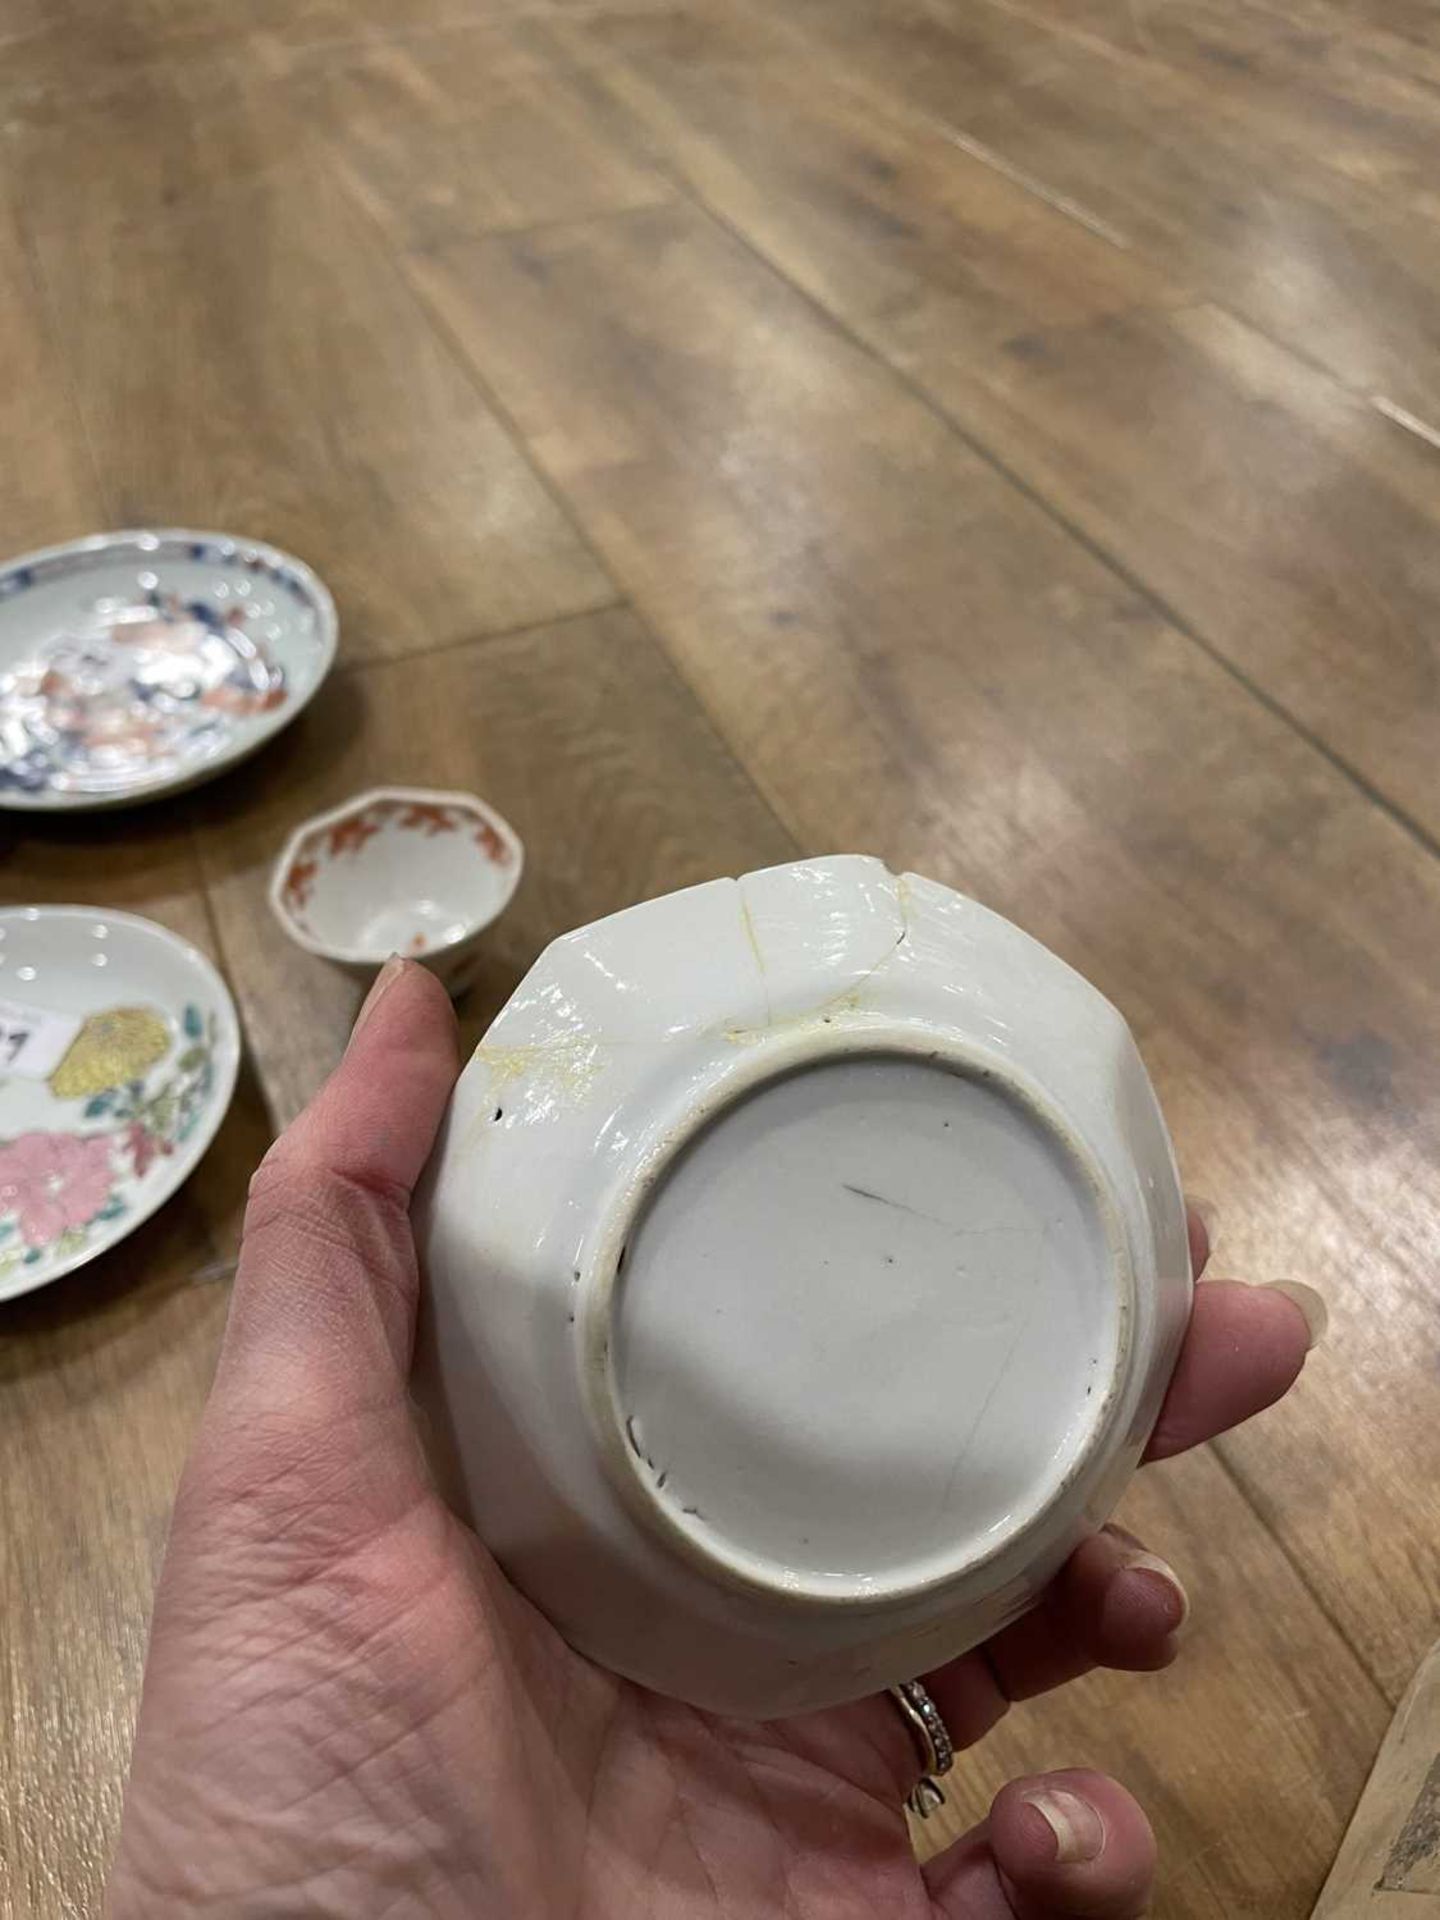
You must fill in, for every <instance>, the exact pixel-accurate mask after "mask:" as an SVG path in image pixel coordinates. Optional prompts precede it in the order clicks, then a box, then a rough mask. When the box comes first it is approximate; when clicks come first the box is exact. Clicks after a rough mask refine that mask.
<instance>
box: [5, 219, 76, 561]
mask: <svg viewBox="0 0 1440 1920" xmlns="http://www.w3.org/2000/svg"><path fill="white" fill-rule="evenodd" d="M0 365H3V366H4V368H5V370H6V378H7V382H8V384H9V387H10V392H9V395H8V397H7V402H6V409H5V425H6V431H7V435H8V437H9V444H10V446H11V447H12V449H16V450H20V449H23V453H21V455H20V457H18V458H16V457H10V458H7V459H4V460H0V527H3V528H4V538H5V543H6V549H7V552H14V551H16V550H17V549H23V548H26V547H39V546H49V545H50V544H51V543H52V542H54V541H58V540H68V539H73V538H74V537H76V536H77V535H78V534H82V533H85V532H86V531H88V529H89V528H90V527H92V526H93V525H94V523H95V519H96V516H97V513H98V511H99V503H98V498H97V491H98V490H97V487H96V483H95V475H94V472H93V469H92V468H91V465H90V460H89V455H88V453H87V450H86V447H85V442H84V438H83V436H82V434H81V431H80V420H79V415H78V413H77V412H76V409H75V404H74V399H73V395H72V393H71V390H70V386H69V382H68V378H67V372H66V368H65V365H64V363H63V361H62V360H61V359H60V357H59V355H58V354H57V353H56V352H55V350H54V344H53V342H52V340H51V338H50V334H49V329H48V327H47V325H46V320H45V315H44V311H43V308H42V307H41V304H40V299H39V291H38V288H37V286H36V282H35V276H34V271H33V262H32V261H31V260H30V258H29V257H28V256H27V253H26V249H25V242H24V237H23V235H22V233H21V230H20V226H19V223H18V221H17V220H16V218H15V216H14V214H13V211H12V209H11V206H10V204H9V202H8V200H7V199H6V198H5V197H4V195H3V194H0Z"/></svg>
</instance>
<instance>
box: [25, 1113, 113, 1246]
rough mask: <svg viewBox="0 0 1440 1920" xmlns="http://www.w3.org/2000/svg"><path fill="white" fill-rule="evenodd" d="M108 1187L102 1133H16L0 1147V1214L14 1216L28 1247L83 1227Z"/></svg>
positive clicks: (106, 1145)
mask: <svg viewBox="0 0 1440 1920" xmlns="http://www.w3.org/2000/svg"><path fill="white" fill-rule="evenodd" d="M111 1186H112V1174H111V1169H110V1142H109V1141H108V1140H107V1139H106V1138H105V1137H104V1135H103V1134H88V1135H81V1134H74V1133H22V1134H20V1135H18V1136H17V1138H15V1139H14V1140H9V1141H6V1142H5V1143H4V1145H0V1214H6V1213H14V1214H18V1216H19V1219H20V1231H21V1233H23V1234H24V1236H25V1238H26V1240H27V1241H28V1242H29V1244H30V1245H31V1246H32V1247H44V1246H48V1245H49V1244H50V1242H51V1241H52V1240H58V1239H59V1238H60V1236H61V1234H62V1233H65V1232H66V1231H68V1230H69V1229H71V1228H75V1227H84V1226H88V1225H89V1223H90V1222H91V1221H92V1220H93V1219H94V1218H95V1216H96V1214H97V1213H99V1211H100V1209H101V1208H102V1207H103V1206H104V1205H105V1202H106V1201H107V1200H108V1199H109V1198H110V1191H111Z"/></svg>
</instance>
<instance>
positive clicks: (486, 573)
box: [34, 108, 614, 660]
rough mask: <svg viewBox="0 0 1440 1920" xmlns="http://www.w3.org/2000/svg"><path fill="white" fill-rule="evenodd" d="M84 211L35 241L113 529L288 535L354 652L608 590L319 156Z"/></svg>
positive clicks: (516, 618)
mask: <svg viewBox="0 0 1440 1920" xmlns="http://www.w3.org/2000/svg"><path fill="white" fill-rule="evenodd" d="M127 111H128V108H127ZM107 131H113V132H115V133H116V135H117V143H116V152H115V156H114V165H115V166H116V167H117V168H119V167H122V166H124V165H125V164H126V161H125V154H126V151H127V148H126V145H125V139H124V132H123V129H122V128H120V127H119V126H118V125H116V124H115V123H113V122H111V121H110V120H108V119H102V120H101V122H100V123H99V124H97V125H96V126H94V127H92V128H91V130H90V137H92V138H94V139H96V140H101V141H103V140H104V139H105V137H106V134H107ZM131 132H132V133H135V134H136V135H137V137H140V138H141V148H142V151H143V150H145V143H144V140H143V137H141V136H140V130H139V128H138V127H135V126H132V127H131ZM71 211H72V217H71V218H70V219H69V220H65V221H62V220H60V219H58V218H56V219H54V220H50V221H46V222H45V223H44V224H43V226H39V227H37V229H36V232H35V236H34V239H35V245H36V248H37V251H38V254H39V257H40V261H41V265H42V269H43V273H44V277H45V282H46V288H47V292H48V296H49V310H50V315H51V320H52V324H53V326H54V329H55V332H56V334H57V336H58V338H59V340H60V341H61V343H62V346H63V348H64V350H65V352H66V354H67V356H68V359H69V363H70V366H71V368H72V370H73V373H74V378H75V381H76V385H77V388H78V392H79V398H80V405H81V409H82V412H83V415H84V418H85V422H86V427H87V430H88V433H89V438H90V443H91V445H92V447H93V449H94V453H95V458H96V462H97V465H98V467H99V471H100V476H101V483H102V487H103V491H104V496H105V500H106V504H107V508H108V511H109V514H110V516H111V518H112V520H114V521H117V522H120V523H122V524H138V525H144V524H147V523H149V524H160V525H164V524H171V525H192V526H193V525H199V526H202V527H207V526H208V527H217V528H221V529H224V530H227V531H236V532H240V533H246V534H250V535H253V536H258V537H261V538H265V539H274V540H276V541H278V542H279V543H280V544H281V545H283V546H287V547H291V548H293V549H294V550H295V551H296V552H297V553H299V554H300V556H301V557H302V558H303V559H306V560H308V561H310V562H311V564H312V565H314V566H315V567H317V568H318V569H319V571H320V572H321V573H322V574H323V575H324V576H325V578H326V579H327V581H328V582H329V584H330V586H331V588H332V589H333V591H334V592H335V595H336V598H337V600H338V602H339V606H340V618H341V632H342V647H343V649H344V655H345V657H346V658H348V659H351V660H355V659H370V658H376V657H383V656H388V655H395V654H403V653H408V652H413V651H415V650H416V649H421V648H425V647H431V646H434V645H436V644H437V643H447V642H452V641H457V640H463V639H469V638H473V637H475V636H477V635H481V634H486V633H494V632H499V631H503V630H505V629H507V628H512V627H517V626H521V625H524V624H527V623H530V622H535V621H543V620H546V619H550V618H553V617H556V616H558V615H562V614H566V613H570V612H574V611H577V610H581V609H585V608H589V607H594V606H598V605H603V604H606V603H607V602H609V601H611V600H613V598H614V591H613V588H612V587H611V585H610V583H609V581H608V580H607V578H606V576H605V574H604V572H603V570H602V569H601V568H600V566H599V565H598V564H597V563H596V561H595V560H594V559H593V557H592V556H591V554H590V553H589V551H588V550H587V548H586V547H585V545H584V543H583V541H582V540H581V539H580V538H579V537H578V535H577V534H576V532H575V530H574V528H573V526H572V525H571V524H570V522H569V521H568V520H567V518H566V516H565V515H564V513H563V512H562V511H561V510H560V508H559V507H558V506H557V505H556V504H555V501H554V500H553V498H552V497H551V496H550V495H549V494H548V493H547V491H546V490H545V488H544V486H543V485H542V484H541V483H540V481H539V480H538V479H537V478H536V476H535V474H534V472H533V470H532V469H531V468H530V466H529V465H528V464H527V462H526V460H525V458H524V455H523V454H522V453H521V452H520V451H519V450H518V449H517V448H516V446H515V445H514V443H513V442H512V440H511V439H510V437H509V435H508V433H507V432H506V430H505V428H504V426H503V425H502V424H501V422H500V421H499V420H498V419H497V418H496V416H495V414H494V413H493V411H492V410H491V409H490V407H489V406H487V404H486V403H485V401H484V400H483V399H482V397H481V396H480V394H479V393H478V392H477V391H476V389H475V386H474V384H473V382H472V380H471V379H470V378H469V376H468V375H467V374H466V372H465V371H464V370H462V368H461V366H460V365H459V364H458V363H457V361H456V359H455V357H454V355H453V354H452V353H451V351H450V350H449V348H448V347H447V346H446V345H445V343H444V342H443V341H442V340H440V339H439V338H437V336H436V334H435V332H434V330H433V328H432V327H431V326H430V325H429V323H428V322H427V321H426V319H425V316H424V314H423V313H422V312H421V310H420V308H419V307H418V305H417V304H416V302H415V300H414V298H413V296H412V294H411V293H410V291H409V289H408V288H407V287H406V285H405V283H404V281H403V280H402V279H401V277H400V275H399V274H398V273H397V272H396V270H395V267H394V265H393V264H392V262H391V261H390V260H389V259H388V258H387V257H386V254H385V253H384V251H383V249H382V248H381V246H380V244H379V242H378V241H377V239H376V238H375V235H374V233H373V231H372V230H371V228H370V227H369V226H368V224H366V223H365V221H364V219H363V216H362V215H360V214H359V213H358V212H357V211H356V210H355V209H354V208H353V207H352V206H351V205H350V204H349V202H348V201H347V200H346V199H345V198H344V196H342V195H341V193H340V192H339V190H338V188H336V187H334V186H333V185H332V184H331V183H330V182H329V181H328V179H327V178H326V177H325V176H324V175H323V174H322V173H321V172H320V171H319V170H318V169H315V170H311V169H306V168H297V169H296V170H295V171H294V172H293V173H286V174H284V175H282V176H273V175H272V176H267V177H266V178H265V179H264V180H262V181H260V182H258V183H256V184H254V185H253V186H252V187H251V188H250V189H248V190H246V191H244V192H227V193H225V194H224V195H223V196H222V198H221V199H220V200H219V201H218V202H217V203H215V204H212V205H207V204H204V203H198V202H197V203H195V204H194V206H193V210H192V211H190V212H188V213H186V214H183V215H176V216H174V217H172V218H168V219H159V220H155V221H152V222H149V223H146V224H144V225H142V226H136V227H125V226H119V225H116V224H115V223H114V222H113V221H111V220H109V219H107V218H106V217H105V216H104V214H103V212H102V214H101V215H100V216H99V217H98V218H97V220H96V222H95V224H94V225H92V224H90V223H89V221H87V219H86V218H85V208H84V205H83V203H82V204H80V205H76V206H74V207H73V208H72V210H71Z"/></svg>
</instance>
